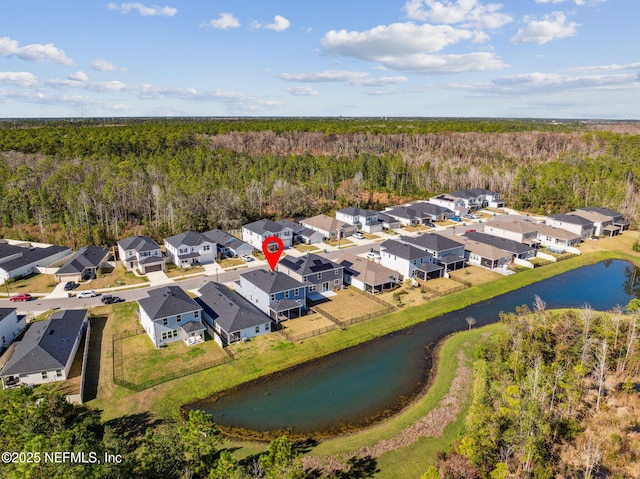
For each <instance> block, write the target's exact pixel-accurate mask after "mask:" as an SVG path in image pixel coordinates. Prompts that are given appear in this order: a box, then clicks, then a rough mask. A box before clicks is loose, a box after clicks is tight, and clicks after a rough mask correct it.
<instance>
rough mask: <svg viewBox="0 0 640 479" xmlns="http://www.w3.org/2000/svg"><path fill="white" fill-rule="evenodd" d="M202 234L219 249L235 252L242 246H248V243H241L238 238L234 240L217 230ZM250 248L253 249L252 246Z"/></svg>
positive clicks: (229, 235)
mask: <svg viewBox="0 0 640 479" xmlns="http://www.w3.org/2000/svg"><path fill="white" fill-rule="evenodd" d="M202 234H203V235H204V236H206V237H207V238H209V239H210V240H211V241H212V242H213V243H217V244H218V245H219V246H220V247H224V248H230V249H232V250H236V249H238V248H240V247H241V246H243V245H249V243H246V242H244V241H242V240H241V239H240V238H236V237H235V236H233V235H231V234H229V233H227V232H226V231H222V230H218V229H216V230H211V231H207V232H205V233H202ZM251 248H253V246H251Z"/></svg>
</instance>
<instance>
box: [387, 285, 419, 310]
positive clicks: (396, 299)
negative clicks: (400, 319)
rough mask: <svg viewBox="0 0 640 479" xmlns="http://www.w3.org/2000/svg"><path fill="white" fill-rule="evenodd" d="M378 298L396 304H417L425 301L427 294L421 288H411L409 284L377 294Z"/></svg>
mask: <svg viewBox="0 0 640 479" xmlns="http://www.w3.org/2000/svg"><path fill="white" fill-rule="evenodd" d="M378 298H380V299H382V300H383V301H386V302H387V303H390V304H393V305H396V306H418V305H421V304H424V303H425V302H426V301H427V296H426V294H425V292H424V291H423V290H422V288H420V287H418V288H413V287H411V286H404V287H402V288H400V289H395V290H393V291H389V292H388V293H382V294H379V295H378Z"/></svg>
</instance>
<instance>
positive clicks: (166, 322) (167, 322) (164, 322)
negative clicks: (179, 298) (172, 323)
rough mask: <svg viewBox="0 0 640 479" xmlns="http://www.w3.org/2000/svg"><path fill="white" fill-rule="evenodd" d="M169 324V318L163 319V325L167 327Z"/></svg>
mask: <svg viewBox="0 0 640 479" xmlns="http://www.w3.org/2000/svg"><path fill="white" fill-rule="evenodd" d="M167 324H169V318H162V325H163V326H166V325H167Z"/></svg>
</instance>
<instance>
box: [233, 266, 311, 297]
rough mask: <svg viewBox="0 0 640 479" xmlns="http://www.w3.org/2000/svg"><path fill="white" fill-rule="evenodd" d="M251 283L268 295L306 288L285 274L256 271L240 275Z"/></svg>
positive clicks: (262, 270)
mask: <svg viewBox="0 0 640 479" xmlns="http://www.w3.org/2000/svg"><path fill="white" fill-rule="evenodd" d="M240 277H241V278H244V279H245V280H246V281H248V282H249V283H251V284H253V285H254V286H256V287H257V288H258V289H259V290H261V291H264V292H265V293H267V294H274V293H279V292H281V291H288V290H291V289H295V288H304V284H302V283H301V282H299V281H297V280H296V279H294V278H291V277H290V276H287V275H286V274H284V273H280V272H278V271H276V272H270V271H265V270H264V269H254V270H253V271H248V272H246V273H243V274H241V275H240Z"/></svg>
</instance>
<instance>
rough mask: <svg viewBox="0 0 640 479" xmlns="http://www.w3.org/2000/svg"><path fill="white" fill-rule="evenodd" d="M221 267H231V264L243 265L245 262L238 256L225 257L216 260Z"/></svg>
mask: <svg viewBox="0 0 640 479" xmlns="http://www.w3.org/2000/svg"><path fill="white" fill-rule="evenodd" d="M218 264H219V265H220V267H221V268H223V269H224V268H231V267H232V266H240V265H245V262H244V261H243V260H242V259H240V258H225V259H222V260H220V261H218Z"/></svg>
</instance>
